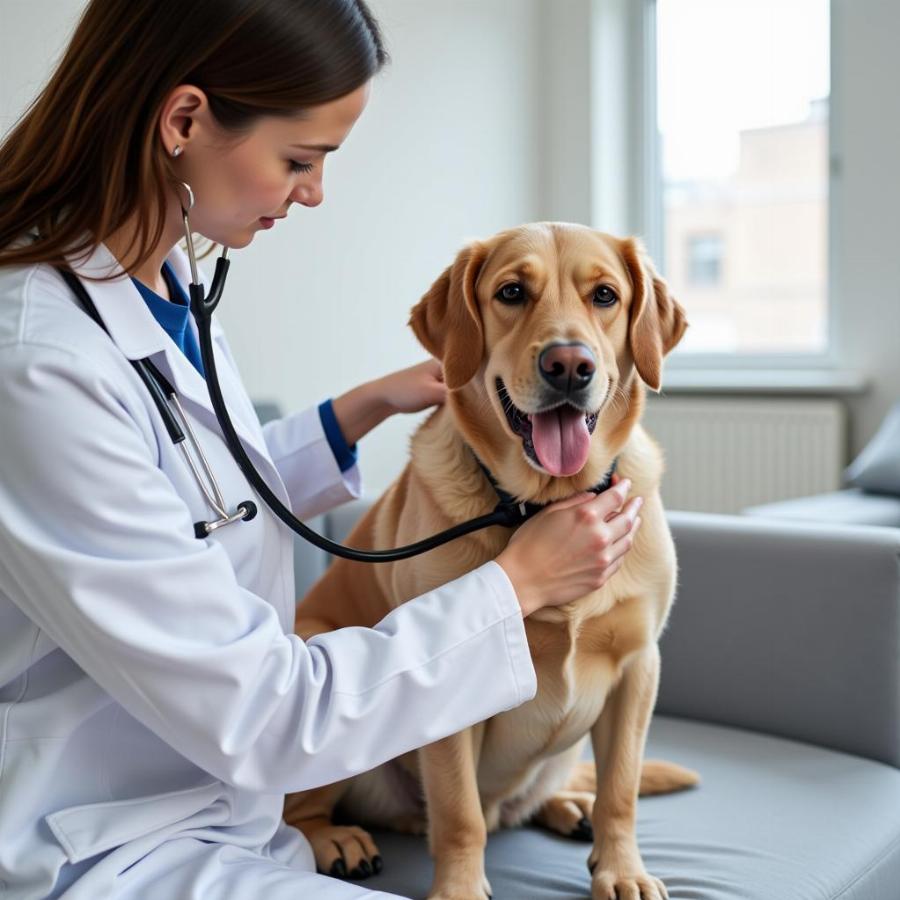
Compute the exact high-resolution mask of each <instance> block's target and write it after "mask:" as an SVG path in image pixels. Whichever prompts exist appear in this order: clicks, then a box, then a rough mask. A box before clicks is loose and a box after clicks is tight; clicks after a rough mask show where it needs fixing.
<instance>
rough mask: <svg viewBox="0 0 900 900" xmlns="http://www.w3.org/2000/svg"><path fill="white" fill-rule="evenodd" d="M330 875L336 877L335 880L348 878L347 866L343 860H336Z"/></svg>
mask: <svg viewBox="0 0 900 900" xmlns="http://www.w3.org/2000/svg"><path fill="white" fill-rule="evenodd" d="M328 874H329V875H332V876H334V877H335V878H346V877H347V864H346V863H345V862H344V861H343V860H342V859H336V860H335V861H334V862H333V863H332V864H331V871H330V872H329V873H328Z"/></svg>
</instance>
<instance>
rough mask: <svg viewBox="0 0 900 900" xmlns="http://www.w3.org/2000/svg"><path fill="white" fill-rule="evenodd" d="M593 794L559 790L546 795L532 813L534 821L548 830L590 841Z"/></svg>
mask: <svg viewBox="0 0 900 900" xmlns="http://www.w3.org/2000/svg"><path fill="white" fill-rule="evenodd" d="M593 811H594V795H593V794H592V793H590V792H588V791H559V792H558V793H556V794H554V795H553V796H552V797H548V798H547V799H546V800H545V801H544V802H543V804H542V805H541V807H540V809H539V810H538V811H537V812H536V813H535V814H534V821H535V822H536V823H537V824H538V825H543V826H544V828H549V829H550V831H555V832H556V833H557V834H561V835H562V836H563V837H569V838H573V839H574V840H576V841H592V840H593V839H594V829H593V827H592V826H591V815H592V814H593Z"/></svg>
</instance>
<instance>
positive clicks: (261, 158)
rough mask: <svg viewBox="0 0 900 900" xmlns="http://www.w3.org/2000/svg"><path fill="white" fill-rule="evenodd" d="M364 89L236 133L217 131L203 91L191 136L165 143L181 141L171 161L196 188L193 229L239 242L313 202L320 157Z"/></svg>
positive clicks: (362, 101)
mask: <svg viewBox="0 0 900 900" xmlns="http://www.w3.org/2000/svg"><path fill="white" fill-rule="evenodd" d="M369 90H370V86H369V84H368V83H367V84H365V85H363V86H362V87H360V88H358V89H357V90H355V91H353V93H351V94H347V95H346V96H344V97H340V98H339V99H337V100H333V101H331V102H330V103H325V104H322V105H321V106H314V107H311V108H310V109H309V110H307V111H306V112H305V113H304V114H303V116H302V117H294V118H282V117H275V116H266V117H264V118H262V119H260V120H259V121H258V122H257V123H256V124H255V125H254V127H253V128H252V130H251V131H250V132H249V133H248V134H247V135H241V136H240V137H239V138H237V139H236V138H234V137H233V136H228V135H227V134H225V133H224V132H222V131H221V129H220V128H219V127H218V125H217V124H216V123H215V121H214V120H213V119H212V117H211V115H210V113H209V107H208V105H206V101H205V97H204V98H203V100H202V105H201V106H200V107H199V108H198V109H195V110H194V111H193V113H192V115H191V116H190V117H189V118H190V125H189V130H188V132H187V137H188V139H187V140H181V141H179V139H178V134H177V133H175V137H174V138H171V137H170V139H169V142H168V146H169V149H170V150H171V149H172V147H173V146H174V144H175V143H179V142H180V143H182V146H183V152H182V154H181V155H180V156H179V157H178V158H177V159H174V160H173V164H174V168H175V171H176V173H177V175H178V177H179V179H180V180H182V181H186V182H187V183H188V184H190V186H191V190H192V191H193V194H194V208H193V209H192V210H191V213H190V218H191V227H192V229H193V230H194V231H195V232H198V233H199V234H202V235H203V236H204V237H207V238H209V239H210V240H212V241H215V242H216V243H218V244H222V245H224V246H226V247H235V248H240V247H245V246H247V244H249V243H250V242H251V241H252V240H253V238H254V236H255V235H256V233H257V232H258V231H261V230H264V229H266V228H271V227H273V225H274V220H276V219H279V218H282V217H284V216H285V215H287V211H288V208H289V207H290V205H291V204H292V203H300V204H302V205H303V206H318V205H319V204H320V203H321V202H322V196H323V194H322V170H323V167H324V164H325V157H326V155H327V154H328V153H329V152H332V151H334V150H336V149H337V148H338V147H339V146H340V145H341V143H343V141H344V138H346V136H347V134H348V132H349V131H350V129H351V128H352V127H353V125H354V123H355V122H356V120H357V119H358V118H359V116H360V114H361V113H362V111H363V109H364V108H365V105H366V102H367V101H368V98H369ZM200 96H201V97H202V96H203V95H202V94H201V95H200ZM176 120H177V115H176V116H174V117H173V122H175V121H176ZM173 127H177V126H173ZM165 139H166V138H165V130H164V140H165Z"/></svg>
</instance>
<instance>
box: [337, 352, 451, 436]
mask: <svg viewBox="0 0 900 900" xmlns="http://www.w3.org/2000/svg"><path fill="white" fill-rule="evenodd" d="M446 397H447V386H446V385H445V384H444V375H443V372H442V370H441V364H440V363H439V362H438V361H437V360H436V359H429V360H426V361H425V362H423V363H419V364H418V365H415V366H410V367H409V368H407V369H400V370H399V371H397V372H391V373H390V374H388V375H383V376H382V377H381V378H376V379H375V380H374V381H367V382H366V383H365V384H361V385H360V386H359V387H357V388H353V390H352V391H347V393H346V394H341V396H340V397H337V398H335V399H334V400H333V401H332V404H331V406H332V409H333V410H334V415H335V418H336V419H337V420H338V425H339V426H340V428H341V434H343V436H344V440H345V441H346V442H347V443H348V444H349V445H350V446H353V444H355V443H356V442H357V441H358V440H359V439H360V438H361V437H363V435H366V434H368V433H369V432H370V431H371V430H372V429H373V428H374V427H375V426H376V425H380V424H381V423H382V422H383V421H384V420H385V419H386V418H387V417H388V416H391V415H393V414H394V413H401V412H402V413H414V412H420V411H421V410H423V409H428V407H429V406H435V405H436V404H440V403H443V402H444V400H445V399H446Z"/></svg>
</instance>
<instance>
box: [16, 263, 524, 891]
mask: <svg viewBox="0 0 900 900" xmlns="http://www.w3.org/2000/svg"><path fill="white" fill-rule="evenodd" d="M170 261H171V263H172V265H173V267H174V271H175V273H176V275H177V276H178V278H179V279H180V281H181V282H182V284H184V285H186V284H187V283H188V281H189V280H190V278H189V272H188V267H187V264H186V259H185V257H184V255H183V254H182V253H181V251H180V250H176V251H174V252H173V253H172V255H171V256H170ZM110 266H113V267H114V268H115V267H116V264H115V260H114V259H113V257H112V256H111V255H110V253H109V252H108V251H107V250H106V248H105V247H103V246H100V247H98V248H97V249H96V250H95V252H94V253H93V254H92V255H91V257H90V258H89V259H88V260H86V261H85V262H84V263H83V264H81V265H77V266H76V269H77V271H78V272H79V273H80V274H82V275H86V274H90V273H102V272H108V271H110V268H109V267H110ZM84 284H85V286H86V287H87V290H88V291H89V293H90V295H91V297H92V299H93V300H94V302H95V304H96V306H97V309H98V310H99V312H100V315H101V316H102V318H103V320H104V322H105V323H106V325H107V326H108V328H109V331H110V333H111V336H112V340H110V337H108V336H107V334H106V333H105V332H103V331H102V330H101V329H100V328H99V327H98V326H97V325H96V324H95V323H94V322H93V321H91V320H90V318H89V317H88V316H87V315H86V314H85V313H84V312H83V311H82V310H81V308H80V306H78V304H77V302H76V301H75V299H74V297H73V296H72V295H71V294H70V292H69V291H68V289H67V287H66V286H65V284H64V282H63V281H62V280H61V279H60V278H59V277H58V275H57V274H56V273H55V272H54V271H53V270H52V269H51V268H49V267H48V266H44V265H41V266H32V267H20V268H8V267H7V268H0V896H2V897H3V900H22V898H35V897H45V896H49V897H58V896H65V897H66V898H70V900H75V898H90V900H95V898H99V897H107V896H112V897H117V898H125V897H128V898H137V897H140V898H144V900H145V898H156V897H160V898H167V900H169V898H175V897H177V898H179V900H185V898H191V897H203V898H204V900H211V898H216V897H220V896H221V897H250V896H266V897H267V898H276V900H280V898H285V900H286V898H287V897H288V896H290V897H291V900H296V898H298V897H316V898H329V900H330V898H334V900H338V898H360V897H375V896H385V895H376V894H374V893H372V892H371V891H369V890H367V889H366V888H365V883H364V882H362V883H344V882H339V881H337V880H334V879H329V878H326V877H325V876H319V875H316V874H315V864H314V860H313V856H312V852H311V848H310V847H309V845H308V843H307V842H306V840H305V839H304V838H303V836H302V835H301V834H300V833H299V832H297V831H295V830H294V829H290V828H287V827H286V826H284V825H283V824H282V822H281V811H282V801H283V794H284V793H285V792H287V791H297V790H302V789H306V788H312V787H314V786H317V785H322V784H326V783H330V782H335V781H338V780H340V779H342V778H345V777H347V776H350V775H352V774H354V773H358V772H362V771H364V770H367V769H370V768H372V767H373V766H375V765H376V764H378V763H380V762H382V761H384V760H386V759H389V758H391V757H394V756H396V755H398V754H400V753H403V752H405V751H407V750H410V749H411V748H414V747H418V746H421V745H424V744H427V743H429V742H430V741H433V740H436V739H438V738H440V737H442V736H445V735H448V734H450V733H453V732H456V731H458V730H460V729H462V728H463V727H466V726H468V725H470V724H471V723H474V722H476V721H479V720H482V719H485V718H487V717H489V716H491V715H494V714H496V713H498V712H500V711H502V710H505V709H508V708H511V707H513V706H516V705H518V704H520V703H522V702H524V701H525V700H528V699H529V698H531V697H532V696H533V695H534V692H535V689H536V682H535V675H534V669H533V667H532V664H531V659H530V656H529V652H528V647H527V643H526V640H525V631H524V627H523V623H522V620H521V616H520V614H519V607H518V604H517V601H516V598H515V595H514V592H513V589H512V586H511V584H510V583H509V580H508V579H507V578H506V576H505V574H504V573H503V570H502V569H501V568H500V567H499V566H498V565H497V564H496V563H494V562H490V563H487V564H486V565H484V566H482V567H480V568H479V569H476V570H475V571H473V572H471V573H469V574H468V575H465V576H464V577H462V578H460V579H458V580H456V581H454V582H452V583H451V584H449V585H446V586H444V587H442V588H439V589H438V590H435V591H432V592H430V593H429V594H426V595H424V596H422V597H419V598H417V599H415V600H413V601H411V602H409V603H406V604H404V605H403V606H401V607H400V608H398V609H396V610H394V611H393V612H392V613H391V614H390V615H388V616H387V617H386V618H385V619H384V620H383V621H382V622H381V623H379V625H378V626H377V627H376V628H374V629H367V628H346V629H342V630H340V631H337V632H334V633H332V634H328V635H322V636H320V637H316V638H314V639H312V640H310V641H308V642H307V643H305V644H304V643H303V642H302V641H301V640H300V639H299V638H297V637H296V636H294V635H293V634H292V633H291V632H292V626H293V617H294V602H295V596H294V580H293V570H292V535H291V533H290V532H289V531H288V530H287V529H286V528H285V527H284V526H283V525H282V524H281V523H280V522H279V521H277V520H276V518H275V517H274V516H273V515H272V514H271V513H270V512H269V511H268V510H267V509H266V507H265V505H264V504H263V503H262V502H261V501H260V500H259V498H257V497H255V496H254V493H253V491H252V490H251V489H250V487H249V486H248V484H247V482H246V480H245V479H244V478H243V476H242V475H241V474H240V472H239V470H238V468H237V466H236V464H235V463H234V462H233V460H232V458H231V456H230V455H229V452H228V450H227V448H226V446H225V444H224V442H223V441H222V439H221V437H220V432H219V429H218V425H217V423H216V420H215V417H214V415H213V412H212V408H211V405H210V402H209V398H208V394H207V390H206V385H205V382H204V381H203V379H202V377H201V376H200V375H199V374H198V372H197V371H196V370H195V369H194V367H193V366H192V365H191V364H190V362H189V361H188V360H187V359H186V358H185V357H184V355H183V354H182V353H181V352H180V351H179V350H178V348H177V347H176V346H175V345H174V344H173V343H172V341H171V340H170V339H169V337H168V335H167V334H166V333H165V332H164V331H163V330H162V329H161V328H160V327H159V326H158V325H157V323H156V321H155V320H154V319H153V317H152V315H151V314H150V312H149V310H148V309H147V308H146V306H145V304H144V302H143V300H142V299H141V297H140V296H139V294H138V292H137V291H136V289H135V288H134V287H133V285H132V284H131V283H130V281H129V280H128V279H127V277H124V276H123V277H121V278H119V279H117V280H116V281H115V282H107V283H98V282H91V281H84ZM247 299H252V300H253V302H254V303H262V304H263V305H265V298H263V299H262V300H260V298H241V297H234V296H232V297H231V298H230V300H229V301H227V302H231V303H240V302H242V301H246V300H247ZM260 314H264V313H263V312H261V313H260ZM213 336H214V339H215V344H216V356H217V362H218V368H219V373H220V380H221V383H222V389H223V392H224V395H225V397H226V400H227V402H228V405H229V409H230V410H231V413H232V417H233V419H234V421H235V425H236V428H237V430H238V432H239V433H240V435H241V437H242V439H243V441H244V445H245V447H246V448H247V451H248V453H249V454H250V456H251V457H252V459H253V461H254V463H255V464H256V466H257V467H258V468H259V470H260V471H261V472H262V474H263V477H264V478H265V479H266V480H267V481H268V483H269V484H270V485H271V486H272V488H273V490H274V491H275V492H276V493H277V494H278V495H279V496H280V497H281V498H282V499H283V501H284V502H286V503H288V504H289V505H290V506H291V507H292V508H293V510H294V512H295V513H296V514H297V515H298V516H300V517H304V518H305V517H309V516H312V515H314V514H316V513H319V512H322V511H324V510H327V509H329V508H332V507H334V506H336V505H338V504H340V503H341V502H343V501H345V500H348V499H350V498H352V497H355V496H358V494H359V476H358V472H357V470H356V468H355V467H354V469H351V470H350V471H349V472H347V473H345V474H344V475H343V476H342V474H341V473H340V471H339V469H338V467H337V464H336V463H335V460H334V458H333V456H332V453H331V451H330V449H329V446H328V443H327V440H326V438H325V436H324V434H323V431H322V428H321V425H320V423H319V418H318V414H317V411H316V410H315V409H311V410H309V411H306V412H301V413H299V414H296V415H293V416H288V417H287V418H285V419H282V420H280V421H276V422H271V423H269V424H267V425H266V426H265V427H264V428H260V426H259V423H258V421H257V419H256V416H255V414H254V412H253V409H252V406H251V403H250V401H249V399H248V397H247V394H246V392H245V390H244V388H243V386H242V384H241V380H240V377H239V375H238V373H237V371H236V369H235V367H234V362H233V360H232V358H231V355H230V353H229V350H228V346H227V344H226V342H225V338H224V336H223V334H222V331H221V329H220V328H219V327H218V325H217V324H216V323H214V325H213ZM139 357H150V358H151V359H152V360H153V361H154V362H155V363H156V365H157V366H158V367H159V368H160V370H161V371H162V372H163V374H164V375H166V377H168V378H169V379H170V380H171V381H172V382H173V384H174V385H175V388H176V390H177V391H178V394H179V396H180V398H181V400H182V403H183V404H184V407H185V409H186V412H187V413H188V415H189V417H190V418H191V421H192V424H193V426H194V428H195V430H196V432H197V434H198V437H199V440H200V442H201V444H202V446H203V448H204V450H205V452H206V453H207V455H208V457H209V459H210V463H211V466H212V468H213V470H214V471H215V473H216V475H217V477H218V479H219V483H220V485H221V487H222V491H223V494H224V496H225V498H226V501H227V503H228V504H229V506H230V507H232V506H234V505H235V504H237V503H238V502H239V501H241V500H244V499H248V498H250V499H254V500H255V501H256V502H257V503H258V505H259V507H260V513H259V515H257V517H256V518H255V519H253V520H252V521H249V522H243V521H242V522H240V523H237V524H233V525H229V526H227V527H226V528H224V529H222V530H221V531H217V532H215V533H214V535H213V536H211V537H210V538H207V539H205V540H198V539H197V538H196V537H194V529H193V523H194V522H195V521H196V520H198V519H207V518H209V517H210V515H211V511H210V509H209V508H208V507H207V504H206V501H205V500H204V499H203V496H202V494H201V493H200V490H199V488H198V487H197V485H196V482H195V481H194V478H193V476H192V475H191V474H190V471H189V469H188V467H187V464H186V463H185V462H184V461H183V459H182V456H181V453H180V450H178V449H177V448H176V447H174V446H173V444H172V443H171V441H170V440H169V437H168V435H167V433H166V431H165V429H164V426H163V424H162V420H161V419H160V417H159V415H158V412H157V410H156V408H155V407H154V406H153V404H152V401H151V399H150V397H149V395H148V393H147V391H146V389H145V388H144V386H143V385H142V383H141V382H140V380H139V379H138V377H137V375H136V374H135V372H134V370H133V369H132V368H131V366H130V365H129V363H128V360H129V359H136V358H139Z"/></svg>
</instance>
